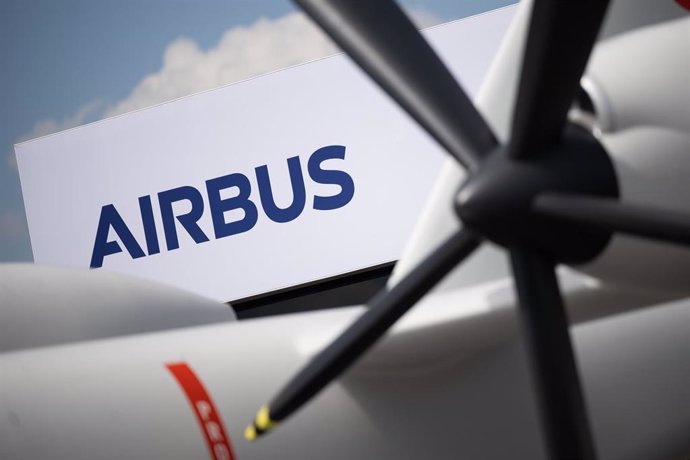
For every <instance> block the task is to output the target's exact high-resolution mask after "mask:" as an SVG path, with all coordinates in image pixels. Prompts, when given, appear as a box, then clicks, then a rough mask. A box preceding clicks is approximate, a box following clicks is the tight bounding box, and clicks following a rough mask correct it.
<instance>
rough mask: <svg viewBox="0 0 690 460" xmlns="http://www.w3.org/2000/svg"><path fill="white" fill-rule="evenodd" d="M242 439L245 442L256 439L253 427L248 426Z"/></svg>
mask: <svg viewBox="0 0 690 460" xmlns="http://www.w3.org/2000/svg"><path fill="white" fill-rule="evenodd" d="M244 439H246V440H247V441H253V440H255V439H256V428H254V425H249V426H248V427H247V429H245V430H244Z"/></svg>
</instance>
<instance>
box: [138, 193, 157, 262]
mask: <svg viewBox="0 0 690 460" xmlns="http://www.w3.org/2000/svg"><path fill="white" fill-rule="evenodd" d="M139 210H140V211H141V223H142V224H144V236H146V249H148V251H149V255H150V256H151V255H153V254H158V253H159V252H161V249H160V247H159V246H158V234H157V233H156V222H155V221H154V220H153V208H152V207H151V197H150V196H149V195H145V196H140V197H139Z"/></svg>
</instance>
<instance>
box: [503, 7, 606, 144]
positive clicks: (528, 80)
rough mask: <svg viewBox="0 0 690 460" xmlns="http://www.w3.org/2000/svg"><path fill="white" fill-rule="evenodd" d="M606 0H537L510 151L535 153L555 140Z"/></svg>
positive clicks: (579, 76) (516, 106) (595, 36)
mask: <svg viewBox="0 0 690 460" xmlns="http://www.w3.org/2000/svg"><path fill="white" fill-rule="evenodd" d="M607 6H608V0H576V1H572V0H535V1H534V3H533V5H532V16H531V19H530V26H529V34H528V36H527V44H526V46H525V55H524V58H523V61H522V72H521V75H520V86H519V89H518V97H517V102H516V105H515V111H514V113H513V127H512V134H511V139H510V147H509V149H508V151H509V152H510V155H512V156H513V157H516V158H528V157H532V156H534V155H538V154H539V153H541V152H543V151H544V149H545V148H547V147H549V146H550V145H552V144H554V143H556V142H557V141H558V140H559V139H560V137H561V135H562V133H563V126H564V124H565V121H566V116H567V114H568V110H569V109H570V106H571V104H572V103H573V100H574V99H575V95H576V93H577V90H578V87H579V83H580V78H581V77H582V73H583V71H584V70H585V66H586V65H587V60H588V58H589V54H590V52H591V51H592V47H593V46H594V42H595V40H596V38H597V33H598V31H599V28H600V26H601V23H602V21H603V19H604V14H605V13H606V7H607Z"/></svg>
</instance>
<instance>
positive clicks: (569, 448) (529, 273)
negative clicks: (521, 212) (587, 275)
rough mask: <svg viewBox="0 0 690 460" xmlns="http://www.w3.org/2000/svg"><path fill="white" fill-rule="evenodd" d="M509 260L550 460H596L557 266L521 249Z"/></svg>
mask: <svg viewBox="0 0 690 460" xmlns="http://www.w3.org/2000/svg"><path fill="white" fill-rule="evenodd" d="M510 260H511V265H512V268H513V277H514V278H515V288H516V291H517V295H518V301H519V302H518V304H519V307H520V319H521V322H522V328H523V330H524V336H525V339H526V345H527V349H528V352H529V353H528V355H529V357H530V364H531V366H532V374H533V379H534V383H535V385H536V387H537V392H536V393H537V398H538V402H539V408H540V412H541V422H542V429H543V430H544V432H545V433H546V444H547V451H548V454H549V455H548V458H551V459H569V458H572V459H593V458H595V455H594V446H593V443H592V438H591V436H590V434H589V433H590V430H589V422H588V420H587V410H586V407H585V404H584V398H583V396H582V390H581V388H580V381H579V378H578V372H577V365H576V363H575V356H574V355H573V349H572V345H571V343H570V336H569V333H568V318H567V315H566V311H565V308H564V306H563V299H562V298H561V293H560V290H559V287H558V279H557V278H556V272H555V265H554V263H553V262H551V261H550V260H549V259H548V258H546V257H545V256H542V255H538V254H535V253H533V252H531V251H528V250H525V249H521V248H513V249H511V250H510Z"/></svg>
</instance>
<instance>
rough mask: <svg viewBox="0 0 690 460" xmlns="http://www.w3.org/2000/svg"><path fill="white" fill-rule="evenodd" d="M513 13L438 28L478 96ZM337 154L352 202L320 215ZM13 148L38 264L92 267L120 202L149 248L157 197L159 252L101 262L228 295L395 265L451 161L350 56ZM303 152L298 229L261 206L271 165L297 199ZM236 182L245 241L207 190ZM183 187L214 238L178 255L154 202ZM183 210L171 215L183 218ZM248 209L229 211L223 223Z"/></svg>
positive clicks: (441, 42) (434, 32)
mask: <svg viewBox="0 0 690 460" xmlns="http://www.w3.org/2000/svg"><path fill="white" fill-rule="evenodd" d="M514 10H515V8H514V7H508V8H504V9H500V10H495V11H493V12H489V13H485V14H482V15H478V16H474V17H471V18H467V19H464V20H460V21H456V22H454V23H450V24H447V25H443V26H440V27H436V28H433V29H430V30H429V31H427V32H426V35H427V36H428V37H429V39H430V40H431V42H432V44H433V45H434V46H435V48H436V49H437V50H438V51H439V52H440V54H441V55H442V57H443V58H444V60H445V61H446V62H447V63H448V65H449V67H450V68H451V69H452V71H453V72H454V74H455V75H456V76H458V77H459V79H460V80H461V81H462V83H463V85H464V87H465V88H467V90H468V91H469V92H470V93H471V94H474V93H475V92H476V90H477V88H478V86H479V84H480V82H481V80H482V78H483V76H484V74H485V72H486V69H487V67H488V65H489V63H490V60H491V58H492V57H493V55H494V53H495V51H496V49H497V47H498V44H499V42H500V39H501V37H502V35H503V33H504V31H505V29H506V28H507V26H508V23H509V21H510V18H511V17H512V15H513V12H514ZM327 145H344V146H345V147H346V154H345V158H344V159H343V160H329V161H328V162H326V163H324V167H325V168H334V169H340V170H344V171H346V172H347V173H348V174H349V175H350V176H351V177H352V179H353V181H354V184H355V193H354V197H353V199H352V200H351V201H350V202H349V203H348V204H347V205H346V206H344V207H342V208H339V209H334V210H330V211H321V210H314V209H312V207H311V202H312V197H313V196H314V194H319V195H325V196H328V195H333V194H336V193H338V191H339V188H338V187H337V186H324V185H321V184H316V183H314V182H313V181H311V180H310V179H309V175H308V173H307V170H306V164H307V159H308V158H309V156H310V155H311V154H312V152H314V151H315V150H317V149H318V148H321V147H324V146H327ZM16 150H17V159H18V165H19V170H20V175H21V181H22V189H23V193H24V202H25V205H26V212H27V219H28V223H29V231H30V234H31V243H32V247H33V251H34V258H35V261H36V262H37V263H43V264H45V263H47V264H58V265H67V266H73V267H87V266H89V262H90V260H91V255H92V250H93V248H94V241H95V236H96V229H97V226H98V221H99V215H100V213H101V208H102V207H103V206H105V205H108V204H113V205H114V206H115V208H116V209H117V210H118V212H119V214H120V215H121V216H122V218H123V219H124V221H125V222H126V224H127V225H128V227H129V229H130V230H131V231H132V233H133V235H134V237H135V238H136V239H137V241H138V242H139V244H140V245H141V246H142V248H144V250H146V244H145V239H144V230H143V225H142V223H141V216H140V211H139V206H138V202H137V199H138V197H140V196H145V195H152V202H153V211H154V219H155V221H156V227H157V234H158V239H159V243H160V246H161V252H160V253H159V254H155V255H149V256H146V257H142V258H138V259H135V260H133V259H132V258H131V257H130V255H129V254H128V253H127V251H126V250H125V251H123V252H120V253H118V254H113V255H108V256H106V257H105V259H104V263H103V267H104V268H106V269H108V270H115V271H119V272H125V273H129V274H133V275H137V276H142V277H146V278H151V279H156V280H159V281H162V282H165V283H168V284H171V285H174V286H177V287H181V288H184V289H187V290H190V291H193V292H197V293H200V294H203V295H206V296H210V297H212V298H214V299H217V300H221V301H228V300H234V299H239V298H244V297H247V296H252V295H256V294H259V293H263V292H267V291H272V290H275V289H280V288H284V287H287V286H291V285H296V284H301V283H305V282H309V281H313V280H317V279H320V278H324V277H328V276H334V275H338V274H342V273H346V272H350V271H353V270H357V269H361V268H364V267H368V266H374V265H377V264H380V263H384V262H388V261H392V260H396V259H397V258H399V257H400V255H401V253H402V248H403V245H404V243H405V240H406V239H407V238H408V236H409V233H410V231H411V229H412V226H413V225H414V223H415V222H416V221H417V219H418V217H419V212H420V211H421V208H422V205H423V202H424V199H425V198H426V196H427V194H428V193H429V190H430V187H431V185H432V183H433V181H434V179H435V178H436V176H437V174H438V171H439V168H440V165H441V162H442V160H443V158H444V156H443V153H442V152H441V150H440V148H439V147H438V146H437V145H436V144H435V143H434V142H433V141H432V140H431V139H430V138H429V137H428V135H427V134H426V133H424V132H422V131H421V129H420V128H418V127H417V126H416V124H415V123H414V122H412V121H411V119H410V118H409V117H408V116H407V115H406V114H404V113H403V112H402V111H401V110H400V109H398V108H397V106H395V104H394V103H392V102H391V101H390V100H389V99H388V98H387V96H385V95H384V94H382V93H381V92H380V91H379V90H378V89H377V88H375V86H374V85H373V84H372V83H371V82H370V81H369V80H368V78H367V77H366V76H364V75H363V74H362V73H361V72H360V71H359V70H357V69H356V68H355V67H354V65H353V64H352V63H351V62H350V61H349V60H348V59H347V58H345V57H344V56H342V55H338V56H334V57H331V58H327V59H323V60H320V61H317V62H314V63H310V64H306V65H303V66H298V67H294V68H291V69H288V70H285V71H281V72H277V73H274V74H270V75H267V76H264V77H261V78H256V79H253V80H249V81H246V82H243V83H240V84H237V85H233V86H228V87H224V88H220V89H217V90H213V91H208V92H205V93H201V94H197V95H195V96H191V97H186V98H183V99H180V100H177V101H174V102H171V103H167V104H163V105H160V106H157V107H154V108H150V109H146V110H141V111H137V112H133V113H130V114H127V115H123V116H120V117H116V118H112V119H109V120H105V121H102V122H98V123H94V124H91V125H87V126H84V127H80V128H76V129H73V130H70V131H66V132H63V133H58V134H55V135H52V136H48V137H44V138H41V139H37V140H34V141H30V142H27V143H24V144H20V145H18V146H17V147H16ZM296 155H297V156H299V157H300V159H301V165H302V170H303V174H304V178H305V187H306V207H305V209H304V211H303V212H302V214H301V215H300V216H299V217H297V218H296V219H295V220H293V221H291V222H288V223H276V222H273V221H271V220H269V219H268V218H267V217H266V214H265V213H264V212H263V211H262V210H261V207H260V205H259V203H260V200H259V197H258V191H257V184H256V177H255V174H254V168H255V167H258V166H260V165H268V170H269V173H270V176H271V183H272V186H273V190H274V191H275V193H276V195H277V196H278V197H279V199H278V200H277V201H278V204H279V205H280V206H286V205H288V204H289V203H290V202H291V198H292V193H291V190H290V186H289V179H288V174H287V163H286V160H287V158H289V157H293V156H296ZM236 172H239V173H242V174H244V175H246V176H247V177H248V178H249V180H250V181H251V185H252V192H251V197H250V198H251V200H252V201H253V202H254V203H256V204H257V207H258V208H259V217H258V222H257V224H256V226H254V227H253V228H252V229H251V230H250V231H247V232H245V233H241V234H236V235H232V236H228V237H225V238H221V239H215V238H214V236H213V233H214V232H213V226H212V222H211V216H210V213H209V203H208V197H207V196H206V194H205V186H204V183H205V181H206V180H208V179H212V178H215V177H219V176H223V175H226V174H230V173H236ZM180 186H193V187H195V188H196V189H198V190H199V191H200V192H201V194H202V195H203V197H204V214H203V215H202V217H201V219H200V220H199V226H200V228H201V229H202V230H203V232H204V233H205V234H206V235H207V236H208V238H210V241H208V242H204V243H200V244H196V243H194V241H193V240H192V239H191V238H190V237H189V235H187V234H186V232H185V231H184V230H183V229H182V228H181V226H180V225H177V230H178V235H179V240H180V248H179V249H176V250H172V251H167V250H166V249H165V246H166V243H165V237H164V234H163V229H162V223H161V216H160V213H159V210H158V203H157V199H156V194H157V193H159V192H161V191H165V190H169V189H173V188H176V187H180ZM234 190H236V189H234ZM228 192H229V193H230V194H232V193H233V192H231V191H230V190H228ZM186 204H187V203H186V202H185V203H181V206H180V207H179V208H177V207H175V208H174V209H175V212H176V213H184V212H187V211H188V210H189V206H188V205H186ZM242 215H243V214H242V212H241V211H231V212H229V213H226V215H225V218H226V220H227V221H232V220H235V219H241V218H242ZM111 239H115V235H114V234H112V232H111ZM115 240H117V239H115ZM120 245H121V246H122V244H121V243H120ZM123 249H124V247H123Z"/></svg>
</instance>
